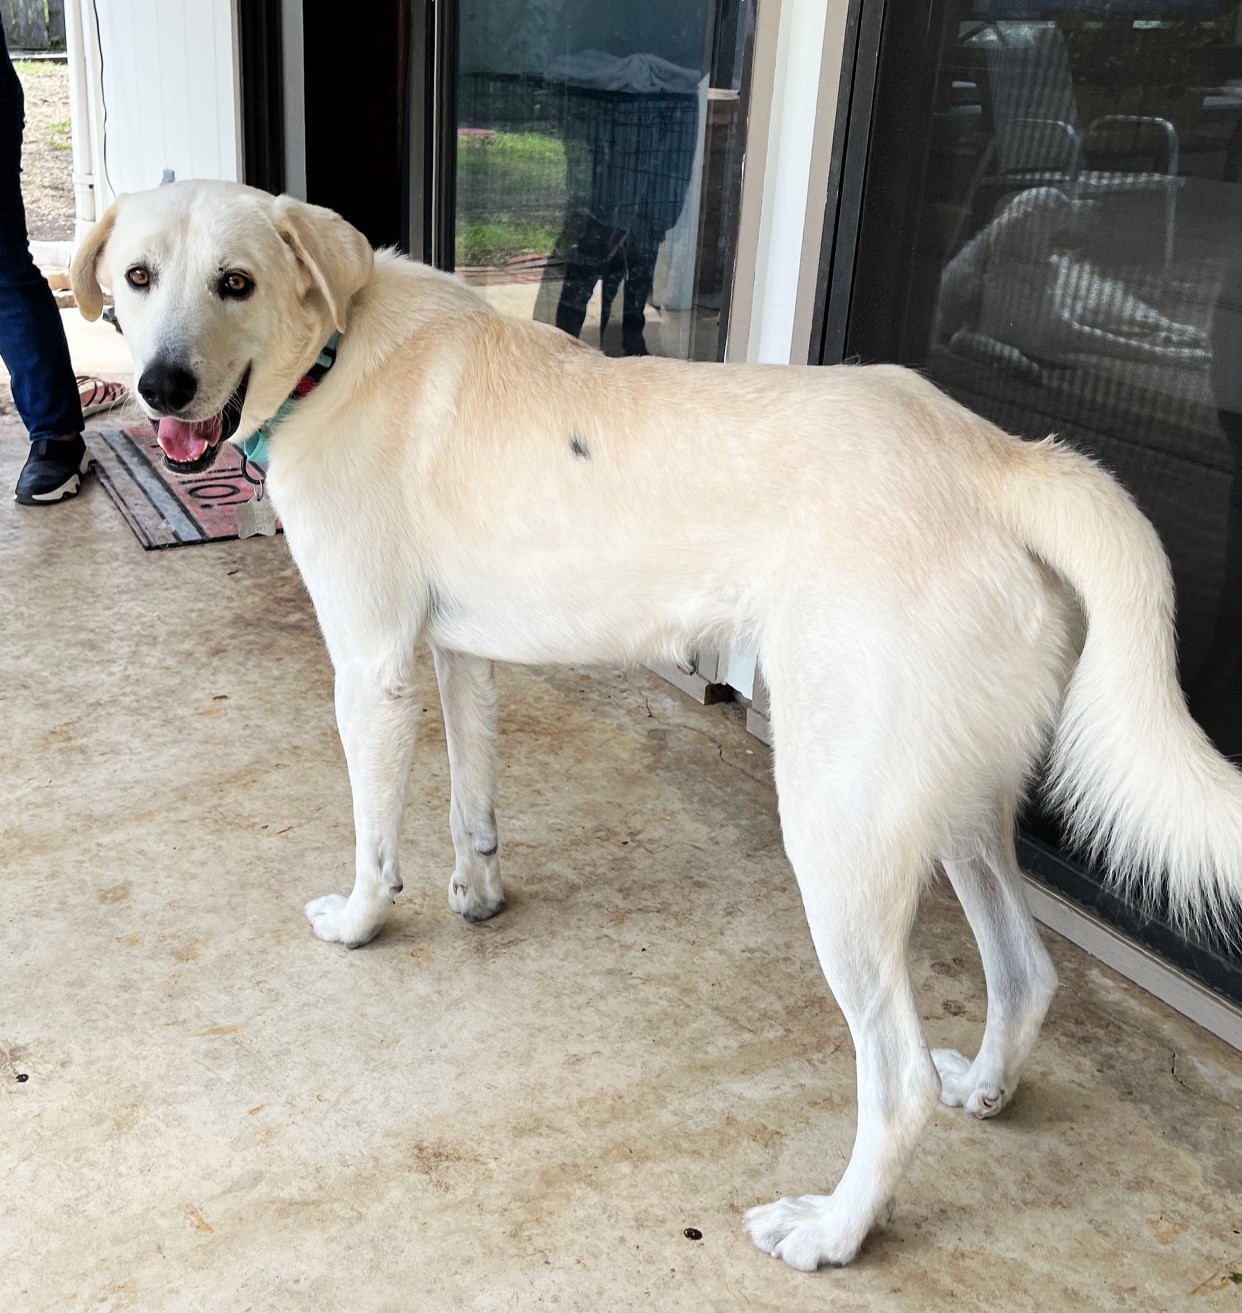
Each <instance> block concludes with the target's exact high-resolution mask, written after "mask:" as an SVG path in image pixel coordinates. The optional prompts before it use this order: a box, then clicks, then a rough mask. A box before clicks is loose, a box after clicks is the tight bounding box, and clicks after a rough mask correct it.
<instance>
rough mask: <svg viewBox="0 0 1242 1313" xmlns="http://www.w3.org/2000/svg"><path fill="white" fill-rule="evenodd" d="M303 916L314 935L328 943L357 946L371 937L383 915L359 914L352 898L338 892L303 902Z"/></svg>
mask: <svg viewBox="0 0 1242 1313" xmlns="http://www.w3.org/2000/svg"><path fill="white" fill-rule="evenodd" d="M306 919H307V920H308V921H309V922H310V923H311V929H312V930H313V931H314V932H315V935H316V937H317V938H319V939H322V940H323V941H324V942H325V943H328V944H344V945H345V947H346V948H360V947H361V946H362V945H363V944H365V943H367V942H368V941H369V940H371V939H374V938H375V936H376V934H377V933H378V931H379V928H380V926H381V925H383V918H382V917H380V918H378V919H376V918H375V917H362V916H359V915H358V913H357V910H356V908H355V907H353V906H351V900H350V899H348V898H345V897H344V896H343V895H341V894H324V896H323V897H322V898H312V899H311V901H310V902H309V903H307V904H306Z"/></svg>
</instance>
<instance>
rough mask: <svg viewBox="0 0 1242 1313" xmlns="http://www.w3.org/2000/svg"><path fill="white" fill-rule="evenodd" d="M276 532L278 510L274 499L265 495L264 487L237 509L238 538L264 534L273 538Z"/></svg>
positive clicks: (257, 489)
mask: <svg viewBox="0 0 1242 1313" xmlns="http://www.w3.org/2000/svg"><path fill="white" fill-rule="evenodd" d="M275 532H276V508H275V507H274V506H273V505H272V499H271V498H270V497H265V496H264V495H263V485H262V484H260V485H259V486H258V488H256V489H255V495H254V496H253V497H252V498H251V499H250V500H249V501H246V502H242V504H241V505H240V506H239V507H238V508H237V536H238V537H239V538H253V537H254V536H255V534H262V535H263V537H265V538H270V537H272V535H273V534H275Z"/></svg>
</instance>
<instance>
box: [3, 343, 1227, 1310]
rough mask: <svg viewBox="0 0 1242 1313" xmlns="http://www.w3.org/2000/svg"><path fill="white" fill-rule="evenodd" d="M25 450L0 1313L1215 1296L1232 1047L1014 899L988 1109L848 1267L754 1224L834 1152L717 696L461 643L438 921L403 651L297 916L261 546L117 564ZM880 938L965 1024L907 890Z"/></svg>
mask: <svg viewBox="0 0 1242 1313" xmlns="http://www.w3.org/2000/svg"><path fill="white" fill-rule="evenodd" d="M108 331H110V330H108ZM79 367H81V365H79ZM23 455H24V434H23V432H22V431H21V429H20V428H19V427H18V426H17V425H16V424H15V423H14V422H13V421H12V420H6V421H5V422H4V423H3V424H2V425H0V482H3V483H4V485H5V492H4V496H5V499H6V501H5V509H3V510H2V511H0V596H2V597H3V599H4V625H3V628H2V629H0V704H2V705H3V725H4V736H5V740H6V743H7V751H6V752H5V754H4V756H3V759H2V761H0V796H2V797H3V798H4V800H5V801H4V807H3V812H2V815H0V841H2V846H0V854H2V856H0V894H2V902H0V909H2V910H0V1183H2V1186H0V1289H2V1290H3V1294H0V1307H2V1308H3V1309H4V1310H5V1311H6V1313H28V1311H30V1313H33V1311H34V1310H47V1311H49V1313H51V1311H53V1310H55V1311H60V1310H66V1311H73V1313H78V1311H79V1310H81V1311H86V1310H90V1311H98V1313H111V1311H112V1310H121V1309H136V1310H144V1311H145V1310H160V1311H162V1310H169V1311H170V1313H173V1311H177V1313H181V1311H184V1310H194V1311H195V1313H214V1311H215V1310H221V1311H223V1310H228V1311H229V1313H239V1311H241V1310H268V1309H272V1310H281V1311H282V1313H283V1311H285V1310H340V1311H341V1313H345V1311H348V1313H371V1311H372V1310H375V1311H379V1310H385V1311H388V1310H391V1311H392V1313H396V1311H397V1310H401V1311H402V1313H406V1311H408V1310H426V1309H439V1308H460V1309H477V1310H493V1309H495V1310H501V1309H506V1310H507V1309H532V1308H552V1307H557V1308H561V1309H565V1310H581V1311H582V1313H588V1311H590V1313H594V1311H596V1310H631V1309H636V1308H652V1309H656V1310H660V1311H661V1313H671V1311H673V1310H683V1309H684V1310H734V1309H737V1310H752V1311H754V1313H759V1311H760V1310H773V1311H775V1310H782V1311H783V1310H794V1309H802V1308H806V1309H819V1308H831V1309H833V1310H835V1311H836V1313H846V1311H847V1310H864V1309H865V1310H903V1311H905V1310H909V1311H910V1313H927V1311H929V1310H942V1309H943V1310H948V1309H952V1310H968V1309H983V1310H998V1309H1005V1310H1023V1309H1032V1310H1071V1309H1135V1310H1140V1309H1141V1310H1173V1309H1183V1308H1188V1309H1203V1310H1212V1309H1242V1285H1239V1284H1237V1282H1236V1279H1234V1278H1232V1275H1231V1274H1233V1273H1239V1272H1242V1155H1240V1154H1239V1152H1238V1146H1239V1142H1240V1139H1242V1113H1240V1109H1242V1056H1240V1055H1239V1054H1237V1053H1236V1052H1234V1051H1233V1050H1232V1049H1229V1048H1228V1047H1226V1046H1225V1045H1223V1044H1222V1043H1221V1042H1219V1041H1217V1040H1215V1039H1213V1038H1212V1037H1211V1036H1209V1035H1207V1034H1206V1033H1205V1032H1203V1031H1200V1030H1198V1029H1197V1028H1196V1027H1194V1026H1193V1025H1191V1024H1190V1023H1188V1022H1186V1021H1184V1020H1182V1019H1181V1018H1180V1017H1178V1016H1177V1015H1175V1014H1174V1013H1172V1012H1171V1011H1169V1010H1168V1009H1167V1008H1165V1007H1164V1006H1163V1005H1161V1004H1159V1003H1156V1002H1154V1001H1153V1000H1151V999H1150V998H1149V997H1148V996H1146V995H1145V994H1143V993H1142V992H1141V991H1140V990H1138V989H1137V988H1135V987H1133V986H1131V985H1129V984H1128V983H1126V982H1125V981H1123V980H1121V979H1120V978H1119V977H1117V976H1115V975H1113V974H1112V973H1111V972H1109V971H1108V970H1106V969H1104V968H1103V967H1101V966H1099V965H1098V964H1096V963H1095V962H1094V961H1093V960H1092V959H1090V958H1088V957H1086V956H1085V955H1084V954H1083V953H1081V952H1080V951H1078V950H1077V949H1075V948H1073V947H1072V946H1070V945H1068V944H1066V943H1064V942H1062V941H1059V940H1056V939H1055V937H1051V936H1050V937H1049V943H1050V948H1051V950H1052V952H1053V955H1054V957H1055V959H1056V963H1057V967H1058V970H1059V971H1060V973H1061V980H1062V987H1061V991H1060V993H1059V995H1058V997H1057V1000H1056V1002H1055V1003H1054V1005H1053V1009H1052V1013H1051V1015H1050V1017H1049V1020H1048V1024H1047V1026H1046V1028H1045V1031H1044V1034H1043V1038H1042V1039H1041V1041H1040V1043H1039V1045H1038V1047H1037V1048H1036V1051H1035V1053H1034V1055H1033V1057H1032V1059H1031V1062H1030V1064H1029V1067H1028V1069H1027V1072H1026V1076H1025V1079H1024V1081H1023V1085H1022V1088H1021V1090H1020V1091H1019V1093H1018V1095H1017V1098H1016V1099H1015V1102H1014V1104H1013V1106H1012V1107H1011V1108H1010V1109H1009V1110H1008V1111H1007V1112H1006V1114H1005V1115H1004V1116H1003V1117H1002V1118H1000V1119H999V1120H997V1121H995V1122H991V1123H980V1122H976V1121H973V1120H972V1119H970V1118H969V1117H967V1116H965V1115H963V1114H962V1113H960V1112H955V1111H950V1110H948V1109H943V1110H941V1112H940V1113H939V1114H938V1115H937V1116H936V1117H935V1118H934V1119H933V1121H932V1123H931V1124H930V1126H929V1128H928V1131H927V1134H926V1136H925V1138H924V1140H923V1143H922V1146H921V1148H920V1150H919V1153H918V1155H917V1158H916V1161H915V1163H914V1165H913V1168H912V1170H911V1172H910V1174H909V1176H908V1178H907V1180H906V1182H905V1184H904V1186H903V1188H902V1189H901V1190H900V1192H899V1194H898V1197H897V1209H896V1213H895V1215H894V1217H893V1220H892V1222H891V1224H890V1226H889V1227H888V1229H887V1231H885V1232H884V1233H882V1234H877V1235H875V1236H873V1237H872V1239H871V1240H870V1241H869V1242H868V1244H867V1245H866V1247H865V1248H864V1250H863V1253H862V1255H861V1257H860V1258H859V1260H858V1262H857V1263H856V1264H855V1265H854V1266H852V1267H850V1268H847V1269H843V1270H833V1271H822V1272H820V1273H818V1274H816V1275H813V1276H807V1275H802V1274H799V1273H796V1272H793V1271H791V1270H789V1269H787V1268H786V1267H784V1266H783V1265H782V1264H780V1263H778V1262H773V1261H772V1260H771V1259H769V1258H766V1257H765V1256H764V1255H762V1254H760V1253H759V1252H758V1251H757V1250H756V1249H755V1248H754V1247H753V1246H752V1245H751V1243H750V1241H749V1240H748V1239H747V1238H746V1236H745V1234H744V1232H743V1230H742V1225H741V1218H742V1214H743V1212H744V1210H745V1209H746V1208H747V1207H749V1206H750V1205H751V1204H753V1203H756V1202H763V1201H767V1200H769V1199H771V1198H773V1197H775V1196H777V1195H779V1194H783V1193H801V1192H806V1191H825V1190H827V1189H829V1188H830V1187H831V1186H832V1184H833V1182H834V1180H835V1178H836V1176H837V1175H838V1173H839V1172H840V1171H841V1169H842V1167H843V1166H844V1164H845V1161H846V1158H847V1155H848V1153H849V1149H850V1144H851V1140H852V1136H853V1098H854V1094H853V1088H854V1064H853V1056H852V1051H851V1048H850V1044H849V1039H848V1036H847V1033H846V1031H845V1028H844V1024H843V1022H842V1020H841V1017H840V1014H839V1013H838V1011H837V1009H836V1007H835V1006H834V1004H833V1002H832V999H831V997H830V995H829V994H828V991H827V989H826V987H825V985H824V983H823V980H822V977H821V976H820V974H819V971H818V968H817V965H816V962H815V958H814V954H813V952H812V948H811V944H810V939H809V935H808V933H807V930H806V926H805V922H804V920H803V916H802V911H801V907H800V904H799V901H798V896H797V890H796V888H795V885H794V881H793V878H792V876H791V874H790V872H789V870H788V867H787V866H786V863H785V861H784V858H783V856H782V852H781V845H780V837H779V834H778V830H777V823H776V808H775V798H774V794H773V789H772V785H771V782H770V764H769V760H768V756H767V750H766V749H765V748H763V747H762V746H761V745H760V744H758V743H757V742H756V741H755V740H753V739H751V738H750V737H749V736H748V735H747V734H746V733H745V732H744V730H743V728H742V726H741V724H740V723H739V720H738V717H737V714H736V711H735V710H734V709H732V708H730V707H727V706H726V707H712V708H706V709H705V708H700V707H697V706H695V705H693V704H692V703H690V702H689V701H687V700H685V699H683V698H682V696H681V695H680V694H678V693H676V692H675V691H674V690H672V689H671V688H669V687H668V686H667V685H665V684H663V683H661V682H660V681H659V680H658V679H656V678H655V677H654V676H651V675H648V674H646V673H645V672H635V671H630V672H617V671H586V670H577V669H537V670H504V671H502V672H501V676H500V683H501V689H502V695H503V716H502V737H503V755H504V760H505V769H504V774H503V778H502V794H501V804H502V806H501V858H502V864H503V870H504V873H505V882H506V888H507V892H508V895H509V905H508V908H507V910H506V911H505V912H504V913H503V914H502V915H501V916H500V917H498V918H497V919H496V920H494V921H492V922H490V923H488V924H486V925H482V926H470V925H467V924H465V923H464V922H463V921H461V920H460V919H458V918H457V917H454V916H453V915H451V914H450V912H449V911H448V908H447V903H446V892H445V886H446V884H447V879H448V874H449V872H450V870H451V867H452V847H451V843H450V839H449V834H448V823H447V811H448V780H447V766H446V762H445V748H444V735H443V728H442V724H441V720H440V715H439V708H438V700H437V697H436V693H435V684H434V676H433V673H432V671H431V669H430V662H429V661H427V662H424V663H423V666H422V696H423V706H424V707H425V708H426V710H425V712H424V715H423V717H422V726H421V739H420V748H419V752H418V755H417V760H416V766H415V770H414V775H413V780H412V783H411V793H410V801H411V805H410V809H409V814H408V818H407V823H406V827H405V838H404V858H405V863H404V871H405V882H406V892H405V894H404V895H403V896H402V897H401V899H400V900H399V905H398V908H397V910H396V914H395V916H394V918H393V921H392V922H391V924H390V927H389V928H388V930H387V931H386V932H385V933H384V934H383V936H382V937H381V938H380V939H379V940H378V941H377V942H376V943H374V944H373V945H371V946H370V947H368V948H365V949H363V950H360V951H357V952H354V953H349V952H346V951H345V950H342V949H337V948H333V947H329V946H327V945H324V944H321V943H319V942H317V941H316V940H315V939H314V938H313V937H312V936H311V933H310V930H309V928H308V926H307V924H306V921H305V918H304V916H303V914H302V910H301V908H302V904H303V902H304V901H305V900H306V899H308V898H310V897H312V896H314V895H317V894H320V893H324V892H328V891H333V890H340V891H345V890H347V889H348V887H349V883H350V879H351V867H352V838H351V820H350V800H349V792H348V787H347V781H346V773H345V766H344V762H343V759H342V754H341V750H340V745H339V742H338V740H337V737H336V734H335V730H334V725H333V713H332V679H331V670H330V667H329V663H328V659H327V656H326V655H325V653H324V650H323V646H322V643H321V641H320V638H319V635H318V632H317V630H316V626H315V621H314V617H313V615H312V612H311V609H310V606H309V603H308V601H307V598H306V596H305V593H304V591H303V589H302V587H301V584H300V582H299V580H298V578H297V575H296V572H295V570H294V568H293V566H292V564H291V562H290V560H289V556H288V552H287V550H286V547H285V544H284V543H283V541H282V540H280V539H275V540H263V539H255V540H251V541H248V542H244V543H221V544H208V545H205V546H199V547H187V548H181V549H177V550H174V551H169V552H163V553H144V552H143V551H142V550H141V549H140V548H139V546H138V544H137V543H136V542H135V541H134V539H133V538H132V536H131V535H130V532H129V530H128V529H127V528H126V526H125V524H124V523H123V521H122V520H121V517H120V515H119V514H118V513H117V512H116V511H115V510H114V508H113V507H112V504H111V503H110V501H109V500H108V498H107V497H106V495H105V494H104V492H103V490H102V489H101V488H100V487H99V486H98V484H97V483H95V482H94V481H92V482H91V483H89V484H88V485H87V487H86V488H85V490H84V492H83V494H82V495H81V496H80V497H79V498H78V499H77V500H76V501H75V502H73V503H69V504H66V505H63V506H60V507H56V508H39V509H26V508H20V509H18V508H15V507H13V506H12V505H11V503H9V502H8V501H7V499H8V497H9V496H10V490H11V488H12V484H13V482H14V480H15V479H16V476H17V471H18V468H19V466H20V463H21V460H22V458H23ZM913 960H914V974H915V978H916V982H917V988H918V996H919V1000H920V1005H921V1008H922V1012H923V1015H924V1017H925V1020H926V1027H927V1034H928V1038H929V1040H930V1042H932V1043H933V1044H946V1045H952V1046H957V1047H960V1048H962V1049H964V1050H967V1051H973V1048H974V1047H975V1046H976V1044H977V1041H978V1036H979V1033H980V1030H981V1026H982V1022H983V1015H984V992H983V982H982V974H981V971H980V968H979V965H978V960H977V956H976V953H975V950H974V946H973V943H972V941H971V939H970V936H969V932H968V930H967V928H966V926H965V923H964V921H963V918H962V916H961V914H960V912H959V911H958V909H957V906H956V904H955V903H954V901H953V900H952V897H951V895H950V894H949V892H948V890H947V887H945V886H943V885H940V886H937V887H936V888H935V889H934V890H933V891H932V892H931V893H930V894H929V895H928V897H927V899H926V901H925V905H924V908H923V911H922V914H921V916H920V920H919V925H918V928H917V931H916V936H915V943H914V950H913ZM688 1227H693V1228H697V1229H698V1230H699V1231H701V1233H702V1238H701V1239H697V1240H691V1239H687V1238H686V1237H685V1235H684V1234H683V1232H684V1231H685V1229H686V1228H688Z"/></svg>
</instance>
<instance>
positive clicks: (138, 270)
mask: <svg viewBox="0 0 1242 1313" xmlns="http://www.w3.org/2000/svg"><path fill="white" fill-rule="evenodd" d="M125 281H126V282H127V283H128V284H129V285H130V287H133V288H135V289H136V290H137V291H139V292H143V291H145V290H146V289H147V288H148V287H150V286H151V270H150V269H147V268H144V267H143V266H142V265H140V264H136V265H134V267H133V268H132V269H126V271H125Z"/></svg>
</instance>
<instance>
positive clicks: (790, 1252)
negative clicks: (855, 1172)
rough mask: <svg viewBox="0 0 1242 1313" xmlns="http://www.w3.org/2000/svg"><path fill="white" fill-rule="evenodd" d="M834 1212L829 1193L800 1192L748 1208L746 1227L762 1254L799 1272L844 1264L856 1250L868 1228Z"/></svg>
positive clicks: (842, 1265)
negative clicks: (791, 1196) (794, 1195)
mask: <svg viewBox="0 0 1242 1313" xmlns="http://www.w3.org/2000/svg"><path fill="white" fill-rule="evenodd" d="M837 1213H838V1210H837V1209H834V1207H833V1197H832V1195H825V1194H804V1195H802V1197H801V1198H799V1199H778V1200H777V1201H776V1202H775V1203H773V1204H762V1205H761V1206H760V1207H758V1208H752V1209H751V1210H750V1212H748V1213H747V1214H746V1230H747V1231H749V1232H750V1238H751V1239H752V1240H753V1241H754V1242H755V1244H757V1245H758V1246H759V1248H760V1249H762V1250H763V1251H764V1253H765V1254H771V1255H772V1257H773V1258H779V1259H780V1260H781V1261H782V1262H784V1263H787V1264H788V1265H789V1266H790V1267H793V1268H797V1269H798V1271H799V1272H814V1271H815V1269H816V1268H817V1267H825V1266H826V1267H844V1265H845V1264H846V1263H848V1262H850V1261H851V1260H852V1259H853V1257H854V1255H855V1254H857V1253H858V1250H859V1248H860V1246H861V1245H862V1242H863V1239H864V1238H865V1236H866V1234H867V1231H868V1230H869V1227H868V1226H862V1227H860V1226H859V1225H858V1224H857V1219H855V1220H854V1221H850V1219H843V1218H841V1217H839V1216H838V1215H837Z"/></svg>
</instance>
